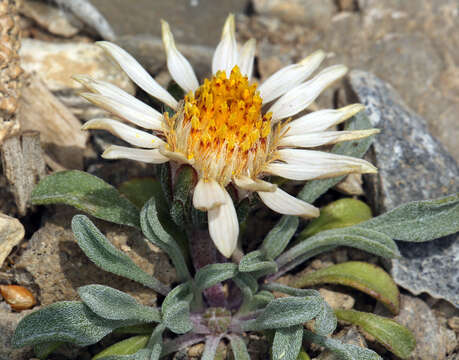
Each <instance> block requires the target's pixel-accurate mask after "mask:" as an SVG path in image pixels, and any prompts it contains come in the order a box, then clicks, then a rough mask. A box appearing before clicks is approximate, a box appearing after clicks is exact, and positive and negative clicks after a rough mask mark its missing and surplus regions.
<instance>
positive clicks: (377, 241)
mask: <svg viewBox="0 0 459 360" xmlns="http://www.w3.org/2000/svg"><path fill="white" fill-rule="evenodd" d="M343 245H344V246H349V247H354V248H357V249H360V250H364V251H366V252H369V253H371V254H375V255H378V256H381V257H386V258H395V257H399V256H400V252H399V251H398V248H397V245H396V244H395V242H394V240H392V239H391V238H390V237H388V236H387V235H385V234H383V233H380V232H378V231H375V230H370V229H364V228H360V227H355V226H351V227H348V228H342V229H333V230H326V231H322V232H320V233H318V234H316V235H314V236H311V237H309V238H308V239H307V241H301V242H300V243H299V244H297V245H295V246H293V247H292V248H290V249H289V250H287V251H286V252H285V253H283V254H282V255H281V256H280V257H279V258H278V259H277V263H278V264H279V265H280V266H282V265H285V264H287V263H289V262H291V261H292V260H294V259H295V258H298V257H300V256H302V255H304V254H308V253H309V252H314V251H315V250H316V249H318V248H321V247H325V246H343Z"/></svg>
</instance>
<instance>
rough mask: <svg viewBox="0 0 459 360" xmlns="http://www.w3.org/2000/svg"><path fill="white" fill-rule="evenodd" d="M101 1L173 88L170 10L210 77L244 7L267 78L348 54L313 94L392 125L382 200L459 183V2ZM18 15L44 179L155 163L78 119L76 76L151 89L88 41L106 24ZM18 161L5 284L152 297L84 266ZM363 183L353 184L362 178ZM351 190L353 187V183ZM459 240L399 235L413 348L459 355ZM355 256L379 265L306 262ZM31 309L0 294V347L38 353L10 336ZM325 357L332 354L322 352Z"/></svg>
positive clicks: (242, 23) (8, 206) (355, 335)
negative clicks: (421, 240) (166, 45)
mask: <svg viewBox="0 0 459 360" xmlns="http://www.w3.org/2000/svg"><path fill="white" fill-rule="evenodd" d="M59 3H65V2H59ZM92 3H93V4H94V5H95V7H96V8H97V9H98V11H100V13H101V14H102V15H103V16H105V18H106V19H107V21H108V23H109V24H110V25H111V26H112V27H113V29H114V31H115V33H116V35H117V37H116V39H115V41H116V42H117V43H119V44H120V45H122V46H123V47H125V48H126V49H127V50H128V51H129V52H131V53H132V54H133V55H134V56H135V57H136V58H137V59H139V60H140V61H141V63H142V64H143V65H144V66H145V67H146V68H147V69H148V71H149V72H150V73H152V74H153V75H154V76H155V77H156V79H157V80H158V81H159V82H160V83H161V84H163V85H167V84H168V83H169V81H170V77H169V75H168V74H167V71H166V65H165V56H164V52H163V49H162V43H161V40H160V24H159V19H161V18H164V19H165V20H167V21H169V23H170V25H171V27H172V30H173V32H174V35H175V36H176V40H177V42H178V43H179V46H178V47H179V48H180V49H181V50H182V51H183V53H184V54H185V55H186V56H187V57H188V59H189V60H190V62H191V63H192V64H193V66H194V67H195V68H196V70H197V73H198V76H199V77H200V78H203V77H205V76H207V75H208V74H209V71H210V62H211V57H212V53H213V47H214V46H215V45H216V43H217V42H218V39H219V37H220V33H221V26H222V24H223V22H224V19H225V18H226V16H227V14H228V13H229V12H234V13H235V14H236V20H237V21H236V23H237V37H238V40H240V41H245V40H247V39H248V38H251V37H254V38H256V40H257V58H256V68H255V73H256V75H257V77H258V78H259V79H260V80H263V79H265V78H266V77H267V76H269V75H270V74H271V73H273V72H274V71H276V70H278V69H279V68H281V67H282V66H284V65H286V64H290V63H293V62H296V61H298V60H301V59H302V58H303V57H305V56H307V55H308V54H310V53H311V52H313V51H314V50H317V49H323V50H324V51H326V53H327V60H326V65H331V64H336V63H343V64H345V65H347V66H348V67H349V68H350V69H353V71H351V72H350V73H349V76H348V78H347V79H346V80H345V81H343V82H342V83H340V84H337V85H336V86H334V87H333V88H332V89H329V90H327V91H326V92H325V93H324V95H323V96H321V97H320V98H319V100H318V103H317V105H318V106H319V107H327V108H330V107H338V106H342V105H344V104H348V103H350V102H355V101H358V102H361V103H363V104H365V105H366V106H367V114H368V116H369V118H370V120H371V122H372V123H373V125H374V126H375V127H379V128H381V130H382V132H381V134H380V135H379V136H378V137H377V139H376V141H375V144H374V146H373V148H372V149H371V151H370V154H369V156H370V157H371V160H372V162H374V163H375V165H376V166H377V167H378V168H379V175H378V176H377V177H372V178H368V179H364V187H363V191H364V193H363V194H361V198H362V199H364V200H366V201H367V202H368V203H369V204H371V206H372V208H373V210H374V212H375V213H380V212H384V211H387V210H390V209H392V208H393V207H395V206H397V205H399V204H401V203H404V202H406V201H410V200H421V199H427V198H434V197H439V196H442V195H445V194H448V193H453V192H456V191H458V190H459V185H458V183H457V182H456V181H455V180H456V179H457V178H458V175H459V169H458V166H457V160H458V159H459V147H458V146H457V138H458V136H459V122H458V119H457V116H458V115H457V114H459V50H458V49H459V31H458V29H459V5H458V3H457V0H404V1H398V0H386V1H377V0H291V1H285V0H251V1H250V0H231V1H230V0H224V1H219V2H218V6H217V5H216V2H215V1H213V0H190V1H183V0H170V1H167V2H163V1H148V0H136V1H135V2H127V1H123V0H93V1H92ZM83 20H84V19H83ZM20 27H21V31H22V36H23V39H22V43H21V49H20V51H19V56H20V60H21V66H22V68H23V69H24V71H25V73H24V78H23V86H22V97H21V100H20V103H19V106H18V118H20V120H21V127H22V130H24V131H25V130H28V131H39V132H40V136H41V144H42V146H43V149H44V156H43V159H44V160H43V159H42V161H44V164H43V172H40V171H38V170H37V172H38V173H39V175H37V177H41V176H42V175H44V169H45V165H46V172H47V173H50V172H53V171H59V170H63V169H81V170H85V171H88V172H90V173H92V174H94V175H97V176H99V177H101V178H103V179H104V180H106V181H108V182H109V183H111V184H113V185H115V186H117V185H119V184H121V183H122V182H123V181H125V180H127V179H129V178H131V177H139V176H153V175H154V171H153V170H152V168H151V167H148V166H144V165H142V164H138V163H133V162H129V161H115V162H108V161H103V160H101V159H100V157H99V154H100V152H101V150H102V149H103V148H104V147H106V146H107V144H108V143H113V142H115V141H117V140H116V139H115V138H114V137H111V136H109V135H107V134H104V133H96V132H95V133H94V134H93V135H92V136H91V137H89V136H88V135H87V134H85V133H82V132H81V131H80V126H81V124H82V123H83V122H84V121H87V120H88V119H91V118H94V117H97V116H100V115H101V114H102V113H103V112H102V111H101V110H99V109H96V108H95V107H93V106H90V105H89V104H88V103H87V102H86V101H85V100H84V99H82V98H80V97H79V96H78V91H79V90H81V88H80V87H79V85H78V83H76V82H75V81H73V80H71V78H70V77H71V76H72V75H74V74H78V73H80V74H88V75H90V76H92V77H95V78H98V79H103V80H106V81H110V82H113V83H115V84H116V85H118V86H120V87H121V88H122V89H124V90H125V91H127V92H129V93H131V94H136V93H137V95H139V96H144V95H143V94H142V93H141V92H139V91H138V90H137V89H136V88H135V86H134V84H133V83H132V82H131V81H130V80H129V79H128V78H127V76H126V75H125V74H124V73H122V72H121V71H120V69H119V68H118V67H117V66H115V65H114V64H112V63H111V62H109V61H107V58H106V57H105V56H104V55H103V53H102V52H101V50H100V49H99V48H98V47H97V46H95V45H94V41H95V40H99V39H101V38H103V37H104V38H107V37H110V35H107V34H106V33H105V32H103V31H102V32H101V31H100V29H99V28H98V27H97V26H95V29H90V28H89V27H88V25H85V23H84V21H82V19H78V16H77V15H75V14H71V13H70V12H69V10H68V9H66V8H64V7H60V8H59V7H56V6H54V5H53V3H51V2H49V1H31V0H28V1H24V3H23V6H22V7H21V9H20ZM50 109H52V111H50ZM1 125H2V124H1V122H0V126H1ZM0 130H1V129H0ZM0 135H1V131H0ZM22 141H23V142H24V140H22ZM0 142H1V141H0ZM22 151H23V152H24V151H25V150H24V147H23V148H22ZM4 157H5V156H4ZM24 158H26V153H25V152H24ZM24 161H25V160H24ZM8 166H9V165H5V162H4V163H3V172H2V171H0V285H6V284H18V285H22V286H24V287H26V288H27V289H29V290H30V291H31V292H32V293H33V295H34V297H35V298H36V299H37V301H38V305H37V306H36V307H35V309H36V308H37V307H38V306H43V305H47V304H50V303H53V302H55V301H60V300H73V299H76V298H77V294H76V291H75V289H76V288H77V287H79V286H81V285H83V284H89V283H93V282H98V283H105V284H110V283H113V282H114V281H116V282H117V288H119V289H121V290H123V291H126V292H128V293H130V294H132V295H133V296H135V297H136V298H137V299H138V300H139V301H141V302H143V303H144V304H147V305H152V304H154V303H155V301H156V297H155V295H152V294H151V292H148V291H146V290H145V289H143V288H141V287H140V286H136V285H134V284H133V283H132V282H130V281H126V280H122V279H120V278H117V277H114V276H113V275H109V274H107V273H103V272H101V271H98V270H97V269H96V267H95V266H93V265H91V264H90V262H89V261H88V260H87V259H86V258H85V256H84V255H83V254H82V252H81V251H80V250H79V248H78V247H77V246H76V244H75V242H74V240H73V235H72V233H71V230H70V226H69V224H70V219H71V217H72V216H73V215H74V214H75V212H74V211H73V210H71V209H69V208H66V207H63V206H57V207H56V206H53V207H47V208H32V207H28V208H25V205H24V209H25V210H24V209H22V208H21V206H19V205H18V201H19V203H20V202H21V201H22V202H23V203H24V196H25V197H27V194H26V195H21V194H22V193H21V191H22V190H21V189H22V188H21V187H19V186H18V185H17V184H16V185H15V184H14V183H12V181H11V176H8V174H9V172H8V171H9V170H8V169H9V168H8ZM7 170H8V171H7ZM354 180H355V179H354ZM359 181H360V179H357V193H358V192H359V191H360V190H362V189H361V188H360V185H359V183H358V182H359ZM349 182H350V180H349ZM344 188H346V187H345V186H344ZM347 189H348V190H346V191H347V193H348V194H349V191H350V190H349V185H348V188H347ZM22 192H24V191H22ZM26 193H27V192H26ZM332 196H335V195H332ZM97 225H98V226H99V227H100V228H101V230H102V231H103V232H104V233H105V234H106V235H107V237H108V238H109V239H110V240H111V241H112V242H113V243H114V244H115V245H116V246H117V247H119V248H120V249H121V250H123V251H124V252H126V253H127V254H128V255H129V256H131V258H133V260H134V261H135V262H136V263H137V264H138V265H139V266H140V267H142V268H143V269H144V270H145V271H147V272H149V273H154V274H155V276H157V277H158V278H160V279H161V280H162V281H163V282H165V283H170V282H172V281H173V280H174V277H175V274H174V270H173V268H172V267H171V265H170V264H169V262H168V260H167V258H166V256H165V255H164V254H163V253H161V252H160V251H159V250H158V249H156V248H151V247H148V246H147V245H146V244H145V243H144V242H143V241H142V238H141V235H140V233H138V232H137V231H135V230H130V229H127V228H124V227H120V226H114V225H110V224H107V223H104V222H102V221H100V222H97ZM458 244H459V241H458V235H457V234H456V235H453V236H450V237H449V238H446V239H439V240H436V241H433V242H431V243H428V244H421V245H420V244H415V245H416V246H409V245H406V244H400V246H401V251H402V253H403V255H404V256H405V257H404V258H403V259H401V260H396V261H393V262H392V263H391V264H384V265H385V266H386V267H387V268H388V269H391V274H392V276H393V277H394V279H395V281H396V282H397V284H398V285H400V286H401V288H402V293H403V295H402V310H401V313H400V314H399V315H398V316H397V318H396V320H398V321H400V322H401V323H402V324H404V325H406V326H407V327H408V328H410V329H411V330H412V331H414V333H415V336H416V339H417V344H418V345H417V347H416V350H415V352H414V354H413V355H412V357H411V358H410V359H422V360H428V359H429V360H430V359H438V360H443V359H449V360H452V359H456V358H457V356H458V351H459V349H458V342H457V336H458V335H459V334H458V332H459V311H458V309H457V306H459V298H458V294H459V280H458V276H459V274H458V267H459V264H458V260H457V253H458V251H459V250H458ZM347 260H364V261H370V262H379V260H378V259H375V258H371V257H369V256H368V255H366V254H363V253H361V252H357V251H354V250H349V249H340V250H339V251H336V252H334V253H332V254H326V255H324V256H322V257H320V258H318V259H316V260H314V261H313V262H311V263H309V264H308V265H307V266H308V267H315V268H316V269H318V268H322V267H325V266H328V265H331V264H334V263H340V262H344V261H347ZM307 269H308V268H306V271H307ZM321 293H322V295H323V296H324V297H325V298H326V299H327V301H329V302H330V303H331V304H332V303H333V304H334V306H336V307H342V308H358V309H362V310H363V309H364V310H366V311H374V312H376V313H379V314H382V315H385V313H384V310H383V309H382V307H381V306H380V305H379V304H376V303H374V302H372V301H371V300H369V299H368V297H365V296H363V295H362V294H361V293H358V292H356V291H351V290H349V289H345V288H336V287H327V288H323V289H321ZM28 311H29V310H26V311H22V312H16V311H13V310H12V309H11V307H10V306H9V305H7V304H6V302H5V301H2V300H1V297H0V360H3V359H10V360H15V359H17V360H24V359H31V358H32V354H33V353H32V352H31V350H30V349H21V350H12V349H11V348H10V344H9V339H10V337H11V334H12V331H13V330H14V327H15V326H16V324H17V322H18V321H19V320H20V318H22V316H23V315H24V314H25V313H27V312H28ZM420 325H422V326H420ZM337 336H338V337H341V338H342V339H343V340H344V341H348V342H351V343H356V344H360V345H363V346H370V347H372V348H374V349H376V350H377V351H378V352H380V353H381V354H382V356H383V357H384V358H385V359H395V357H393V355H391V354H390V353H389V352H386V351H385V350H384V349H383V348H381V347H378V345H377V344H375V343H374V341H372V339H371V337H368V336H366V337H365V336H362V335H360V333H359V332H358V331H356V329H355V328H352V327H346V326H341V327H340V332H339V333H338V335H337ZM102 346H103V344H102V345H97V346H93V347H91V348H90V349H89V350H88V351H83V352H79V353H78V352H76V351H75V350H69V349H64V351H63V354H61V355H59V356H58V357H56V359H57V358H59V359H64V358H78V359H87V358H90V353H92V354H94V353H96V352H97V351H98V350H100V349H101V347H102ZM221 346H222V349H221V350H222V353H224V352H225V351H226V350H225V347H224V346H223V344H221ZM249 348H250V349H251V351H252V352H253V353H254V354H256V353H258V354H261V355H260V358H263V356H266V355H265V354H266V349H267V344H266V342H264V341H263V340H262V339H257V338H253V339H251V341H250V344H249ZM201 353H202V344H201V345H196V346H193V347H191V348H190V349H188V351H187V352H183V353H182V354H177V355H176V357H175V358H176V359H186V358H192V359H195V358H199V356H200V354H201ZM318 353H319V352H316V353H315V354H318ZM263 354H264V355H263ZM330 356H331V355H329V354H326V353H323V354H321V355H319V356H318V359H322V360H323V359H330V358H331V357H330Z"/></svg>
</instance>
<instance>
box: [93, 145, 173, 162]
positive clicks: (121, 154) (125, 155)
mask: <svg viewBox="0 0 459 360" xmlns="http://www.w3.org/2000/svg"><path fill="white" fill-rule="evenodd" d="M102 157H103V158H104V159H129V160H135V161H141V162H146V163H151V164H162V163H165V162H167V161H169V158H167V157H165V156H164V155H162V154H161V153H160V152H159V149H153V150H143V149H135V148H130V147H125V146H118V145H111V146H109V147H108V149H107V150H105V151H104V153H103V154H102Z"/></svg>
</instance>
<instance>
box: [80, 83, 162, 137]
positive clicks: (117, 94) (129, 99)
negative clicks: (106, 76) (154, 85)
mask: <svg viewBox="0 0 459 360" xmlns="http://www.w3.org/2000/svg"><path fill="white" fill-rule="evenodd" d="M73 79H75V80H76V81H78V82H79V83H81V84H82V85H83V86H85V87H86V88H87V89H88V90H90V91H92V92H93V93H96V94H100V95H103V96H108V97H110V98H111V99H113V100H114V101H116V102H118V103H120V104H123V105H124V106H126V107H129V108H131V109H133V111H135V112H136V114H139V113H140V114H142V115H140V116H136V117H135V119H136V122H134V121H132V122H134V123H135V124H136V125H138V126H141V127H143V128H146V129H152V130H161V124H162V119H163V116H162V115H161V113H160V112H159V111H157V110H155V109H153V108H152V107H150V106H148V105H147V104H145V103H144V102H143V101H140V100H139V99H137V98H135V97H134V96H132V95H130V94H128V93H127V92H125V91H123V90H121V89H120V88H119V87H117V86H115V85H113V84H111V83H109V82H106V81H101V80H95V79H91V78H90V77H89V76H86V75H75V76H73ZM127 120H129V119H127Z"/></svg>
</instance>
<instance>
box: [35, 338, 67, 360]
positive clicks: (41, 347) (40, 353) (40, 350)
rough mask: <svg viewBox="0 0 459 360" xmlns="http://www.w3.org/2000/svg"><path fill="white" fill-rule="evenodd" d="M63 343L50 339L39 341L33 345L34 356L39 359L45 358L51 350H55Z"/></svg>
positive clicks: (43, 359)
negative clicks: (50, 340)
mask: <svg viewBox="0 0 459 360" xmlns="http://www.w3.org/2000/svg"><path fill="white" fill-rule="evenodd" d="M63 344H64V343H63V342H62V341H52V342H46V343H40V344H37V345H35V346H34V347H33V351H34V353H35V356H36V357H37V358H39V359H40V360H45V359H46V358H47V357H48V356H49V355H50V354H51V353H52V352H54V351H55V350H57V349H58V348H59V347H60V346H62V345H63Z"/></svg>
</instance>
